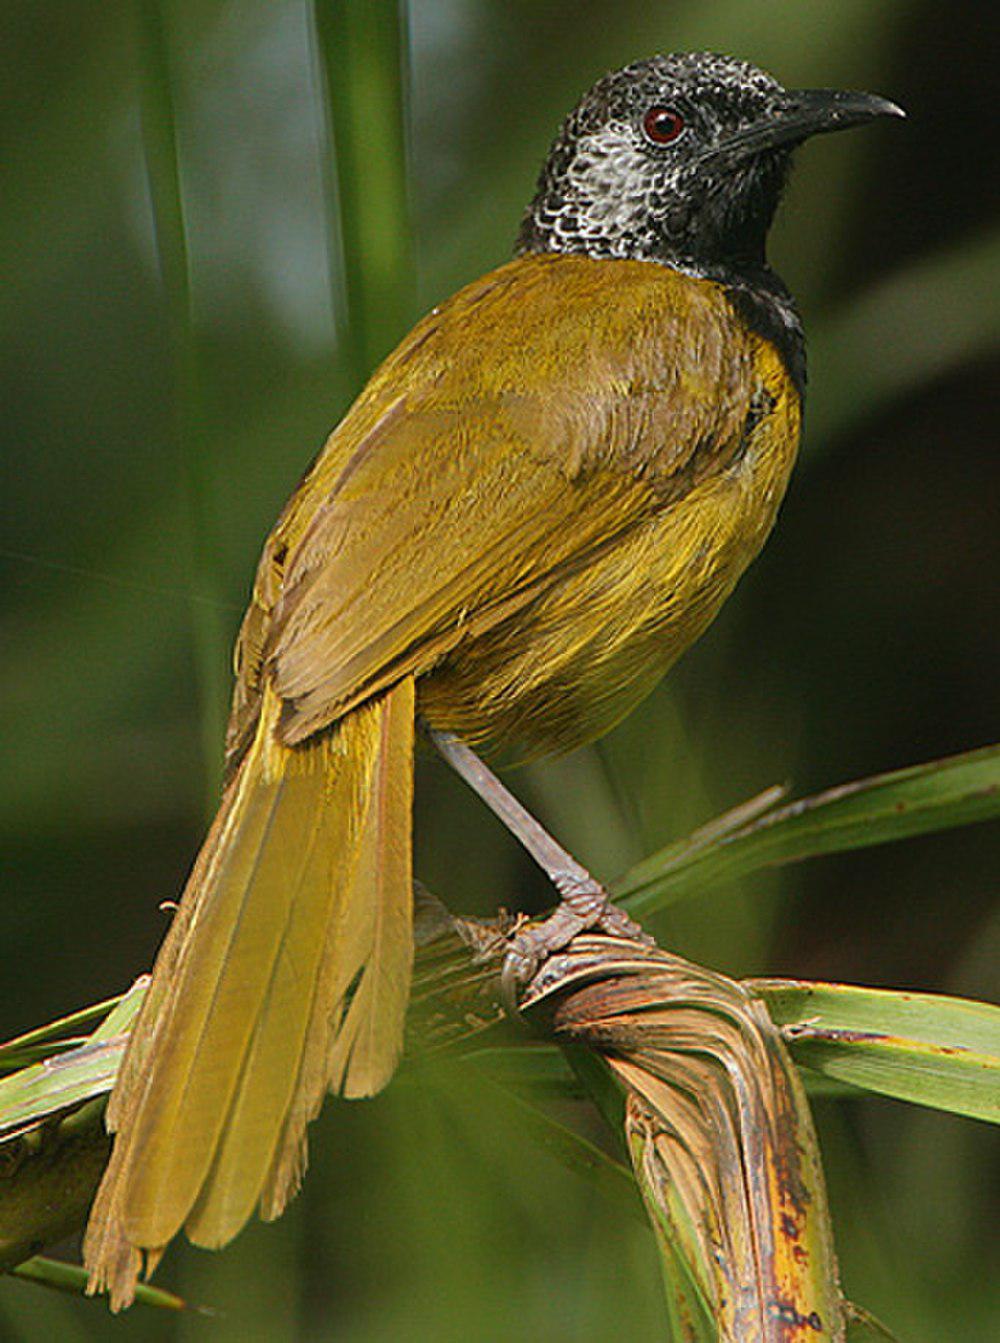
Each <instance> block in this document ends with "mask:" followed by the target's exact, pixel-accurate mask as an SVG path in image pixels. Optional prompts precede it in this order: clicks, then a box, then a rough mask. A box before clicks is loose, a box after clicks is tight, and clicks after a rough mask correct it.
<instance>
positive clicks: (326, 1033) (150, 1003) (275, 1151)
mask: <svg viewBox="0 0 1000 1343" xmlns="http://www.w3.org/2000/svg"><path fill="white" fill-rule="evenodd" d="M278 712H279V705H278V702H277V700H276V698H275V697H274V696H273V695H272V694H270V693H268V694H266V695H265V701H264V706H263V711H262V715H261V722H260V726H259V728H258V732H257V736H256V738H255V740H254V743H253V745H252V746H251V748H250V750H249V752H248V754H247V756H246V758H245V759H244V761H243V763H242V765H241V767H240V770H239V772H238V774H237V776H236V778H235V779H234V780H233V782H232V784H231V785H230V787H229V789H228V790H227V793H226V796H225V798H224V801H223V807H222V808H221V810H220V816H219V818H217V820H216V823H215V825H214V826H213V828H212V831H211V832H210V834H209V837H208V840H207V841H206V844H205V846H204V848H203V850H202V854H201V856H200V857H199V860H198V862H197V864H196V866H195V869H194V872H193V873H192V877H191V879H190V881H189V883H188V888H187V890H186V892H185V895H184V899H183V901H182V904H181V908H180V910H179V911H178V913H177V916H176V918H175V921H174V925H173V928H172V929H171V933H170V934H169V936H168V938H167V940H166V941H165V943H164V946H163V948H162V950H161V953H160V956H159V957H158V960H157V964H156V967H155V969H154V973H153V982H152V984H151V986H150V991H149V997H148V999H147V1003H146V1005H145V1006H144V1009H143V1012H142V1014H141V1017H140V1021H139V1022H138V1023H137V1028H136V1031H135V1033H134V1035H133V1038H132V1040H131V1041H130V1044H129V1049H128V1052H127V1055H126V1060H125V1063H124V1064H123V1069H122V1074H121V1079H120V1081H119V1083H118V1085H117V1087H116V1092H115V1096H114V1097H113V1101H112V1104H111V1106H110V1108H109V1126H110V1127H113V1128H115V1129H116V1130H117V1137H116V1140H115V1146H114V1151H113V1154H112V1159H111V1163H110V1165H109V1168H108V1171H107V1173H106V1175H105V1178H104V1181H103V1183H102V1186H101V1190H100V1191H99V1194H98V1198H97V1200H96V1201H95V1205H94V1210H93V1212H92V1215H91V1222H90V1226H89V1228H88V1233H87V1239H86V1242H85V1256H86V1260H87V1263H88V1266H89V1267H90V1269H91V1284H92V1287H93V1288H94V1289H95V1290H96V1289H99V1288H101V1287H104V1286H110V1287H111V1289H112V1298H113V1304H114V1305H121V1304H125V1303H126V1302H127V1301H128V1300H129V1299H131V1295H132V1293H133V1292H134V1285H135V1280H136V1276H137V1272H138V1265H139V1254H138V1251H143V1252H146V1253H147V1255H151V1256H154V1257H155V1256H157V1255H158V1252H159V1250H160V1248H161V1247H162V1246H164V1245H165V1244H166V1243H167V1242H168V1241H169V1240H170V1239H171V1237H172V1236H174V1235H175V1234H176V1233H177V1231H179V1230H180V1228H181V1227H182V1226H184V1227H186V1229H187V1232H188V1235H189V1236H190V1238H191V1239H192V1240H194V1241H195V1242H196V1243H197V1244H201V1245H212V1246H215V1245H221V1244H224V1243H225V1242H226V1241H227V1240H229V1239H231V1237H232V1236H234V1235H235V1234H236V1232H237V1231H239V1229H240V1228H241V1227H242V1225H243V1224H244V1222H245V1221H246V1220H247V1218H248V1217H249V1216H250V1214H251V1213H252V1211H253V1208H254V1205H255V1204H256V1203H259V1204H260V1207H261V1211H262V1213H263V1214H264V1215H265V1216H276V1215H277V1214H278V1213H279V1212H280V1211H281V1210H282V1208H283V1207H284V1205H285V1203H287V1201H288V1199H289V1198H290V1197H291V1195H292V1194H293V1193H294V1192H295V1189H296V1187H297V1185H298V1183H299V1181H300V1179H301V1174H302V1170H303V1169H304V1164H305V1128H306V1124H307V1123H308V1121H309V1120H310V1119H311V1118H313V1117H314V1116H315V1114H316V1113H317V1112H318V1110H319V1108H320V1105H321V1103H322V1097H323V1095H324V1093H325V1091H326V1090H327V1089H328V1087H330V1086H331V1085H333V1086H334V1087H341V1086H342V1089H343V1090H344V1091H345V1093H346V1094H349V1095H368V1094H371V1093H372V1092H373V1091H376V1090H378V1089H379V1087H381V1086H383V1085H384V1084H385V1082H386V1081H388V1079H389V1076H391V1073H392V1069H393V1067H394V1066H395V1063H396V1061H397V1060H398V1057H399V1053H400V1051H401V1047H402V1031H403V1022H404V1018H405V1011H406V1003H407V999H408V996H409V980H410V973H411V966H412V940H413V939H412V875H411V844H410V829H411V817H410V811H411V801H412V772H413V723H414V689H413V682H412V680H407V681H404V682H401V683H400V684H399V685H398V686H396V687H394V688H393V690H391V691H390V692H388V693H387V694H386V695H384V696H382V697H381V698H380V699H378V700H376V701H374V702H373V703H371V704H366V705H363V706H361V707H360V708H358V709H357V710H355V711H353V712H352V713H351V714H349V715H348V716H347V717H346V718H345V719H344V720H342V721H341V723H339V724H338V725H337V727H336V728H335V729H334V730H333V731H332V732H331V733H328V734H326V735H325V736H324V737H322V738H320V739H317V740H315V741H312V742H309V743H307V744H306V745H305V746H298V747H294V748H286V747H283V746H281V745H280V744H279V743H278V741H277V737H276V733H275V728H276V724H277V717H278ZM352 989H353V996H352V997H351V998H350V1004H349V1006H347V998H348V996H349V995H350V994H351V990H352ZM345 1007H346V1011H345Z"/></svg>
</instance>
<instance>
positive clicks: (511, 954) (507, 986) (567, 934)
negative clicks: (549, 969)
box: [500, 873, 653, 1016]
mask: <svg viewBox="0 0 1000 1343" xmlns="http://www.w3.org/2000/svg"><path fill="white" fill-rule="evenodd" d="M554 881H555V885H556V887H557V888H558V890H559V894H560V895H561V896H562V900H561V902H560V903H559V905H557V906H556V908H555V909H554V910H553V911H552V913H551V914H550V915H549V916H548V918H546V919H543V920H542V922H541V923H533V924H528V925H527V926H526V927H523V928H520V929H519V930H518V931H517V932H515V933H514V935H513V937H511V939H510V941H509V944H508V947H507V954H506V956H505V957H504V963H503V970H502V973H501V980H500V986H501V994H502V998H503V1003H504V1006H505V1008H506V1009H507V1012H508V1014H509V1015H511V1016H517V1015H518V1006H517V997H518V990H519V989H521V988H523V987H524V986H525V985H526V984H529V983H530V982H531V980H532V979H534V977H535V975H536V974H537V973H538V970H539V968H540V966H541V965H542V964H543V962H545V961H546V960H548V958H549V957H550V956H552V955H553V954H554V953H555V952H557V951H562V949H563V948H564V947H566V946H568V945H569V944H570V942H572V940H573V938H574V937H576V936H577V935H578V934H580V933H584V932H591V931H595V930H596V931H598V932H602V933H607V934H608V936H609V937H622V938H628V939H630V940H632V941H635V942H643V943H652V941H653V939H652V938H651V937H650V936H649V934H648V933H647V932H645V930H644V929H643V928H641V927H640V926H639V924H638V923H636V922H635V920H634V919H631V918H629V916H628V915H627V914H626V913H625V911H624V910H623V909H619V907H618V906H617V905H616V904H614V902H613V901H612V899H611V897H610V896H609V895H608V892H607V891H606V890H605V889H604V887H603V886H601V885H600V884H599V883H598V882H596V881H595V880H594V879H593V878H592V877H590V878H589V879H588V880H586V881H582V880H580V879H579V878H578V877H577V876H576V875H575V874H570V873H567V874H561V873H560V874H558V875H557V876H555V877H554Z"/></svg>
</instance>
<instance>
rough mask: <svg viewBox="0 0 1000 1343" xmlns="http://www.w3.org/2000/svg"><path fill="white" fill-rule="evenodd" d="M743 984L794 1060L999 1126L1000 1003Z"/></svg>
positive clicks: (851, 988) (840, 987)
mask: <svg viewBox="0 0 1000 1343" xmlns="http://www.w3.org/2000/svg"><path fill="white" fill-rule="evenodd" d="M748 986H749V987H750V988H751V989H752V990H753V991H754V992H755V993H756V994H758V995H759V996H760V997H761V998H762V999H763V1000H764V1002H765V1003H766V1005H767V1009H768V1011H769V1012H770V1014H771V1017H772V1019H773V1020H774V1021H775V1022H776V1024H778V1025H779V1026H781V1027H782V1030H783V1033H784V1035H785V1038H786V1040H787V1041H788V1044H789V1045H790V1047H791V1049H792V1054H793V1056H794V1058H795V1060H796V1062H797V1063H800V1064H803V1065H804V1066H806V1067H808V1068H810V1069H812V1070H814V1071H815V1072H818V1073H820V1074H822V1075H823V1076H825V1077H828V1078H831V1079H833V1080H836V1081H839V1082H842V1083H849V1084H850V1085H852V1086H855V1087H860V1088H862V1089H864V1090H866V1091H875V1092H878V1093H879V1094H881V1095H884V1096H892V1097H894V1098H895V1099H897V1100H905V1101H910V1102H912V1103H914V1104H917V1105H926V1106H929V1107H931V1108H934V1109H938V1110H946V1111H948V1112H949V1113H951V1114H959V1115H965V1116H967V1117H969V1118H973V1119H982V1120H985V1121H987V1122H988V1123H994V1124H998V1123H1000V1007H997V1006H994V1005H993V1004H992V1003H980V1002H973V1001H971V1000H968V999H963V998H950V997H946V996H945V995H938V994H932V993H903V992H894V991H892V990H889V989H867V988H862V987H859V986H857V985H852V984H823V983H809V982H807V981H803V980H753V981H748Z"/></svg>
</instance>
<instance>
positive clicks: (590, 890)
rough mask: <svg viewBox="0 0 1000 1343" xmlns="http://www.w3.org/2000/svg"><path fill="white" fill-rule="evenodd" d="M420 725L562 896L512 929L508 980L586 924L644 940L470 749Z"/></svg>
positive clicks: (529, 971) (530, 970)
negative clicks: (542, 914)
mask: <svg viewBox="0 0 1000 1343" xmlns="http://www.w3.org/2000/svg"><path fill="white" fill-rule="evenodd" d="M425 731H426V732H427V735H428V736H429V737H430V739H431V741H432V742H433V743H434V745H435V747H436V748H437V750H438V751H439V752H440V754H441V755H442V756H443V757H444V759H445V760H447V762H448V764H449V765H451V767H452V769H454V770H455V771H456V773H458V774H460V775H461V777H462V778H463V779H464V780H465V782H466V783H467V784H469V786H470V787H471V788H473V789H475V791H476V792H477V793H478V794H479V796H480V797H481V798H482V799H483V801H484V802H485V803H486V805H487V806H488V807H489V808H490V810H491V811H492V812H494V814H495V815H497V816H499V818H500V820H501V821H503V823H504V825H505V826H506V827H507V829H508V830H509V831H510V832H511V834H512V835H513V836H514V837H515V838H516V839H518V840H520V842H521V844H522V845H523V846H524V847H525V848H526V849H527V851H528V853H530V854H531V856H532V858H534V860H535V862H536V863H537V864H538V865H539V867H540V868H541V869H542V871H543V872H544V873H545V874H546V876H547V877H548V878H549V880H550V881H551V882H552V884H553V886H555V888H556V890H557V891H558V892H559V895H560V897H561V899H560V904H559V905H558V907H557V908H556V909H555V910H554V911H553V912H552V913H551V914H550V915H549V917H548V918H547V919H545V920H544V921H543V922H542V923H539V924H534V925H533V926H531V927H529V928H524V929H522V930H521V931H520V932H519V933H516V934H515V935H514V937H513V939H512V941H511V946H510V951H509V952H508V955H507V962H506V964H505V967H504V979H505V981H506V982H507V983H508V985H509V984H510V982H511V979H512V978H513V979H516V980H519V981H521V982H522V983H523V982H526V981H527V980H528V979H530V978H531V976H532V975H533V974H534V972H535V970H536V969H537V967H538V966H539V964H540V963H541V962H542V961H543V960H544V959H545V958H546V957H547V956H550V955H551V954H552V952H554V951H559V950H561V949H562V948H563V947H564V946H566V944H567V943H568V942H570V941H571V940H572V938H574V937H575V936H576V935H577V933H580V932H583V931H584V930H585V929H588V928H599V929H600V930H601V931H602V932H606V933H610V934H612V935H617V936H619V937H628V938H632V939H638V940H640V941H644V942H645V941H648V937H647V935H646V934H645V933H644V932H643V930H642V929H641V928H640V927H639V925H638V924H637V923H636V922H635V921H634V920H633V919H630V918H629V916H628V915H627V914H626V913H625V911H624V910H623V909H619V908H618V906H617V905H615V904H614V903H613V902H612V900H611V897H610V896H609V895H608V892H607V891H606V890H605V888H604V887H603V886H602V885H601V883H600V882H599V881H597V879H596V878H595V877H592V876H591V874H590V873H589V872H588V871H587V869H586V868H585V867H583V866H581V864H580V863H578V862H577V861H576V859H575V858H574V857H573V855H572V854H570V853H567V852H566V850H565V849H564V848H563V847H562V845H561V844H557V843H556V841H555V840H554V839H553V838H552V836H551V835H550V834H549V832H548V831H547V830H546V829H545V827H544V826H543V825H542V824H541V823H540V822H539V821H537V820H536V819H535V817H534V816H532V814H531V812H530V811H528V810H527V808H526V807H523V806H522V805H521V803H520V802H518V800H517V798H516V797H515V796H514V794H513V793H512V792H510V790H509V789H508V788H506V787H505V786H504V785H503V784H502V783H501V782H500V780H499V779H498V778H497V776H496V775H495V774H494V773H493V771H492V770H491V769H489V768H488V767H487V766H486V765H485V764H484V763H483V762H482V760H480V758H479V756H478V755H476V753H475V752H474V751H472V750H470V749H469V747H468V746H466V745H465V743H464V742H462V741H460V740H459V739H458V737H454V736H452V734H451V733H450V732H438V731H435V730H434V729H433V728H428V727H426V725H425Z"/></svg>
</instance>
